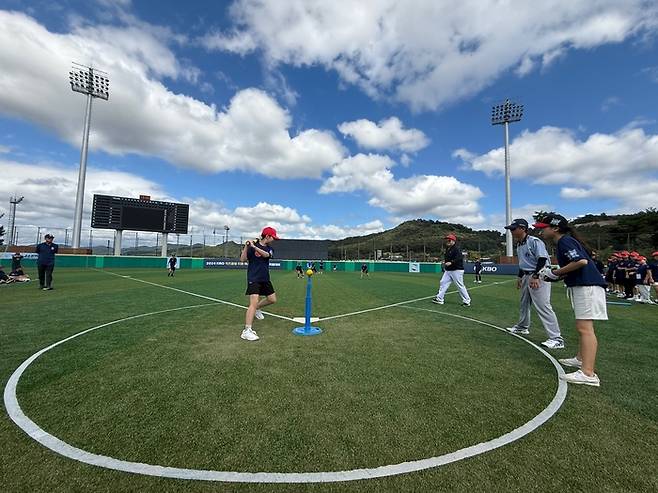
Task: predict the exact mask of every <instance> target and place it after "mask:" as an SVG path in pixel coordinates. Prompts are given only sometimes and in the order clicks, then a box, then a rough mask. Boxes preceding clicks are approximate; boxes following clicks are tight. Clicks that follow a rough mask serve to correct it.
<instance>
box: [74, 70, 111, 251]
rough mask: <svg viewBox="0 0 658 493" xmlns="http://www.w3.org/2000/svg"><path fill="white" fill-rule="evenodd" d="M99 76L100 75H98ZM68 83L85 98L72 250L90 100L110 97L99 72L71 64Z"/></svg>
mask: <svg viewBox="0 0 658 493" xmlns="http://www.w3.org/2000/svg"><path fill="white" fill-rule="evenodd" d="M99 74H101V75H99ZM69 82H70V83H71V89H72V90H73V91H74V92H79V93H81V94H85V95H86V96H87V109H86V111H85V124H84V129H83V132H82V149H81V150H80V170H79V172H78V191H77V193H76V195H75V215H74V217H73V245H72V246H73V248H80V233H81V232H82V208H83V206H84V199H85V178H86V175H87V151H88V148H89V127H90V125H91V100H92V99H93V98H100V99H104V100H105V101H107V100H108V99H109V97H110V93H109V89H110V87H109V86H110V79H108V78H107V73H105V72H101V71H100V70H96V69H93V68H91V67H87V66H85V65H80V64H78V63H73V68H72V70H71V71H70V72H69Z"/></svg>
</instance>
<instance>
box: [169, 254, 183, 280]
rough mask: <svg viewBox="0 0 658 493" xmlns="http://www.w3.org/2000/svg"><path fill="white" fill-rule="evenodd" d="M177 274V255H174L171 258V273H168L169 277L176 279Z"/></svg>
mask: <svg viewBox="0 0 658 493" xmlns="http://www.w3.org/2000/svg"><path fill="white" fill-rule="evenodd" d="M175 274H176V254H172V255H171V257H170V258H169V272H167V277H174V275H175ZM183 277H185V276H183Z"/></svg>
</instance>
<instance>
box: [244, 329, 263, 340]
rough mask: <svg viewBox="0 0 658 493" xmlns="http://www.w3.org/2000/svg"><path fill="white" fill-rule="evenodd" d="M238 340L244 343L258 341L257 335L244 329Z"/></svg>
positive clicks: (251, 330)
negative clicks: (242, 340)
mask: <svg viewBox="0 0 658 493" xmlns="http://www.w3.org/2000/svg"><path fill="white" fill-rule="evenodd" d="M240 338H241V339H244V340H245V341H257V340H258V339H260V337H258V334H256V332H255V331H254V330H253V329H244V330H243V331H242V334H240Z"/></svg>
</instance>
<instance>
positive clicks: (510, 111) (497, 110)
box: [491, 99, 523, 257]
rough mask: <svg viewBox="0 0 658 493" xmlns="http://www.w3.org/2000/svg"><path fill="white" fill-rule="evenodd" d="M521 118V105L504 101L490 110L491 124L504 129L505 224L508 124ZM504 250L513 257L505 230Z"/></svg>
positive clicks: (507, 218)
mask: <svg viewBox="0 0 658 493" xmlns="http://www.w3.org/2000/svg"><path fill="white" fill-rule="evenodd" d="M522 116H523V105H522V104H516V103H513V102H511V101H510V100H509V99H506V100H505V102H504V103H503V104H497V105H495V106H494V107H493V108H492V109H491V124H492V125H503V127H504V129H505V224H506V225H507V224H510V223H511V222H512V195H511V185H510V171H509V124H510V123H512V122H520V121H521V117H522ZM505 250H506V255H507V256H508V257H512V256H514V249H513V247H512V232H511V231H510V230H509V229H506V230H505Z"/></svg>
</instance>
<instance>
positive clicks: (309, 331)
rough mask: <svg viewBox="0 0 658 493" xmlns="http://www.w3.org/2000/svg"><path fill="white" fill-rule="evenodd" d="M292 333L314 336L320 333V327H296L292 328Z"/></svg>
mask: <svg viewBox="0 0 658 493" xmlns="http://www.w3.org/2000/svg"><path fill="white" fill-rule="evenodd" d="M292 333H293V334H295V335H297V336H316V335H318V334H322V329H321V328H319V327H297V328H296V329H293V330H292Z"/></svg>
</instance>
